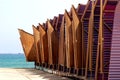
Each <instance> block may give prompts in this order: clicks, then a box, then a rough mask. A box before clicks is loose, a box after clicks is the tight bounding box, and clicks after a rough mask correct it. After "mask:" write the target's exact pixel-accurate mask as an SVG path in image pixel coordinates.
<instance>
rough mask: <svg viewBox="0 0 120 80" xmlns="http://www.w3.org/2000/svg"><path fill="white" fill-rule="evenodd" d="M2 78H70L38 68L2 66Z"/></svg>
mask: <svg viewBox="0 0 120 80" xmlns="http://www.w3.org/2000/svg"><path fill="white" fill-rule="evenodd" d="M0 80H69V79H68V78H66V77H61V76H58V75H55V74H50V73H47V72H43V71H40V70H36V69H14V68H0Z"/></svg>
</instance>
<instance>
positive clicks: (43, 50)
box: [39, 24, 49, 64]
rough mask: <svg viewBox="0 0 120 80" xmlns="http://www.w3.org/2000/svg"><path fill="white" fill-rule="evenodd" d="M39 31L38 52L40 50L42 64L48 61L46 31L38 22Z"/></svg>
mask: <svg viewBox="0 0 120 80" xmlns="http://www.w3.org/2000/svg"><path fill="white" fill-rule="evenodd" d="M39 33H40V45H41V46H40V52H41V61H42V63H43V64H47V63H48V59H49V57H48V38H47V32H46V31H45V29H43V26H42V25H41V24H39Z"/></svg>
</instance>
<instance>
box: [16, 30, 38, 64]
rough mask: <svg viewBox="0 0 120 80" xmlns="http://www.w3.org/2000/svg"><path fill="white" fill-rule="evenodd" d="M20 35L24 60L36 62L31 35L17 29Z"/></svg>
mask: <svg viewBox="0 0 120 80" xmlns="http://www.w3.org/2000/svg"><path fill="white" fill-rule="evenodd" d="M18 30H19V34H20V40H21V44H22V47H23V51H24V54H25V56H26V60H27V61H29V62H31V61H33V62H34V61H35V62H36V53H35V51H36V49H35V44H34V37H33V35H32V34H30V33H27V32H25V31H24V30H22V29H18Z"/></svg>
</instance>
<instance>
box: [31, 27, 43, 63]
mask: <svg viewBox="0 0 120 80" xmlns="http://www.w3.org/2000/svg"><path fill="white" fill-rule="evenodd" d="M32 27H33V35H34V43H35V49H36V61H37V63H39V65H40V64H41V54H42V53H41V51H40V46H41V44H40V33H39V30H38V29H37V27H35V26H34V25H33V26H32Z"/></svg>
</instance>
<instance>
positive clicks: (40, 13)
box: [0, 0, 88, 53]
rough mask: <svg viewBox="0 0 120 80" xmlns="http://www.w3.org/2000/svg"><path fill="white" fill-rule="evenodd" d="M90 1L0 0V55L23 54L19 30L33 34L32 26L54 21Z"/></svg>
mask: <svg viewBox="0 0 120 80" xmlns="http://www.w3.org/2000/svg"><path fill="white" fill-rule="evenodd" d="M87 1H88V0H0V53H19V52H20V53H21V52H22V53H23V50H22V47H21V43H20V40H19V33H18V30H17V29H18V28H21V29H24V30H25V31H27V32H29V33H32V25H37V24H38V23H41V24H42V23H43V22H45V21H46V20H47V19H53V17H54V16H58V14H63V13H64V10H65V9H67V10H68V11H69V10H70V8H71V5H72V4H73V5H74V6H75V7H77V6H78V4H79V3H81V4H86V3H87Z"/></svg>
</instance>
